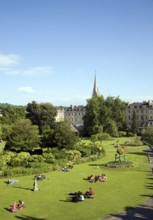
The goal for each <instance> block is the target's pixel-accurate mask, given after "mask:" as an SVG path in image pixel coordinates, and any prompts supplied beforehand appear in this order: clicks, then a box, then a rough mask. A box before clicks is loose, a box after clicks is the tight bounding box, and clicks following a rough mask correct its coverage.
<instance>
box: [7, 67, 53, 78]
mask: <svg viewBox="0 0 153 220" xmlns="http://www.w3.org/2000/svg"><path fill="white" fill-rule="evenodd" d="M51 72H52V70H51V68H50V67H48V66H41V67H33V68H29V69H25V70H23V69H14V70H13V69H12V70H8V71H6V72H5V73H6V74H7V75H11V76H15V75H19V76H32V77H35V76H46V75H49V74H51Z"/></svg>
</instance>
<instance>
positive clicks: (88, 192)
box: [84, 188, 95, 198]
mask: <svg viewBox="0 0 153 220" xmlns="http://www.w3.org/2000/svg"><path fill="white" fill-rule="evenodd" d="M94 194H95V192H94V190H93V189H92V188H89V191H87V192H86V193H85V194H84V197H85V198H94Z"/></svg>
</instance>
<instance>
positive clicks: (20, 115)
mask: <svg viewBox="0 0 153 220" xmlns="http://www.w3.org/2000/svg"><path fill="white" fill-rule="evenodd" d="M1 114H2V117H0V123H1V124H3V125H11V124H13V123H15V122H16V121H18V120H20V119H24V118H25V107H24V106H15V105H10V104H6V105H3V106H1Z"/></svg>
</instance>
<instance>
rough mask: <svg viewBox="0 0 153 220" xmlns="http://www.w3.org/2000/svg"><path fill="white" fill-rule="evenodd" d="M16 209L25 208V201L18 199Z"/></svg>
mask: <svg viewBox="0 0 153 220" xmlns="http://www.w3.org/2000/svg"><path fill="white" fill-rule="evenodd" d="M17 207H18V210H19V211H20V210H22V209H24V208H25V203H24V201H22V200H19V204H18V206H17Z"/></svg>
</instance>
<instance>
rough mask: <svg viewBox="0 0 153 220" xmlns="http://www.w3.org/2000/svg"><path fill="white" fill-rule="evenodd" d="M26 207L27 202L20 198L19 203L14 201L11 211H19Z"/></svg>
mask: <svg viewBox="0 0 153 220" xmlns="http://www.w3.org/2000/svg"><path fill="white" fill-rule="evenodd" d="M24 208H25V203H24V201H22V200H19V203H18V204H17V203H16V202H14V203H13V205H12V206H11V208H10V211H11V212H18V211H21V210H23V209H24Z"/></svg>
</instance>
